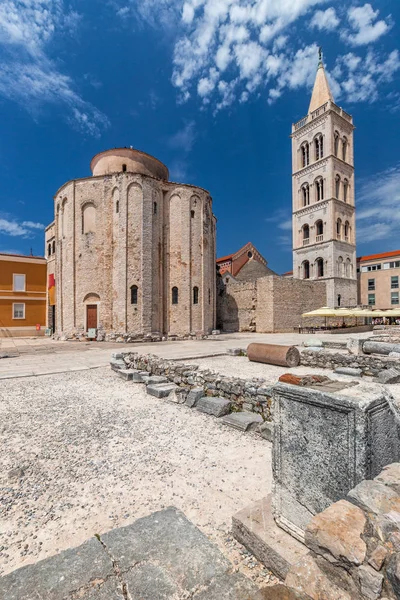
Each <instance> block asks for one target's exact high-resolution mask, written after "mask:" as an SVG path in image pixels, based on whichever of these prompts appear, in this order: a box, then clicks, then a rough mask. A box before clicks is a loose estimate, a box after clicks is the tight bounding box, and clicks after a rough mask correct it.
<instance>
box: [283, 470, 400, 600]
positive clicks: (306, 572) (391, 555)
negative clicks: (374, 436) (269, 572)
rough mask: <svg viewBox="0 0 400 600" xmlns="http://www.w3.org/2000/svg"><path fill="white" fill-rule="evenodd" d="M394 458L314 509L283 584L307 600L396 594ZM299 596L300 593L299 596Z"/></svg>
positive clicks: (397, 482)
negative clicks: (302, 550)
mask: <svg viewBox="0 0 400 600" xmlns="http://www.w3.org/2000/svg"><path fill="white" fill-rule="evenodd" d="M399 494H400V463H394V464H391V465H388V466H386V467H385V468H384V469H383V471H382V472H381V473H380V474H379V475H378V476H377V477H375V479H373V480H364V481H362V482H361V483H359V484H358V485H357V486H356V487H355V488H354V489H353V490H351V491H350V492H349V493H348V495H347V498H346V499H344V500H339V502H335V503H334V504H332V505H331V506H329V507H328V508H327V509H326V510H324V511H323V512H322V513H319V514H318V515H316V516H315V517H313V519H312V520H311V521H310V523H309V524H308V526H307V529H306V536H305V543H306V546H307V547H308V548H309V550H310V552H309V553H308V554H307V555H306V556H305V557H304V558H302V559H301V560H300V561H299V562H298V563H296V564H295V565H293V566H292V568H291V569H290V571H289V573H288V575H287V577H286V580H285V584H286V586H288V587H289V588H290V589H294V590H296V591H297V592H298V593H299V594H305V598H310V599H312V600H378V599H379V598H382V599H383V598H385V600H389V599H390V600H392V599H393V600H395V599H398V598H400V495H399ZM301 597H302V598H303V596H301Z"/></svg>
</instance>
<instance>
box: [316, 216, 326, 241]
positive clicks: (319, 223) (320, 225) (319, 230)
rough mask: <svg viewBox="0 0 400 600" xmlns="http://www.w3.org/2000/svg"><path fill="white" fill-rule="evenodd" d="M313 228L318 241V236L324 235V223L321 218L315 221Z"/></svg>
mask: <svg viewBox="0 0 400 600" xmlns="http://www.w3.org/2000/svg"><path fill="white" fill-rule="evenodd" d="M315 229H316V232H317V241H320V240H318V237H319V236H321V235H324V224H323V222H322V221H321V220H319V221H317V222H316V223H315Z"/></svg>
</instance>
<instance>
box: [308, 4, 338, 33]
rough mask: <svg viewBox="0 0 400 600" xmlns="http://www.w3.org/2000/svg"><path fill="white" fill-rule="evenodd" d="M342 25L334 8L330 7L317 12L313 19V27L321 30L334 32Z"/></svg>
mask: <svg viewBox="0 0 400 600" xmlns="http://www.w3.org/2000/svg"><path fill="white" fill-rule="evenodd" d="M339 23H340V19H339V18H338V16H337V15H336V11H335V9H334V8H332V7H330V8H327V9H326V10H317V11H316V12H315V13H314V16H313V18H312V19H311V23H310V25H311V27H315V28H317V29H319V30H325V31H333V30H334V29H336V28H337V26H338V25H339Z"/></svg>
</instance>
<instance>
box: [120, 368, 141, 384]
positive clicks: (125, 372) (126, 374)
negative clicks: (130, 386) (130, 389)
mask: <svg viewBox="0 0 400 600" xmlns="http://www.w3.org/2000/svg"><path fill="white" fill-rule="evenodd" d="M117 372H118V375H119V376H120V377H121V379H125V381H132V380H133V376H134V375H136V373H137V371H135V370H134V369H119V370H118V371H117Z"/></svg>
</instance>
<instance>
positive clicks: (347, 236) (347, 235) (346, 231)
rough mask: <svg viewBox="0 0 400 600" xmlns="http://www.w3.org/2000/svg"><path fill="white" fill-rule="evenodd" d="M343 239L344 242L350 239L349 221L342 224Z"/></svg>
mask: <svg viewBox="0 0 400 600" xmlns="http://www.w3.org/2000/svg"><path fill="white" fill-rule="evenodd" d="M344 240H345V242H349V241H350V223H349V222H348V221H346V223H345V224H344Z"/></svg>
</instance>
